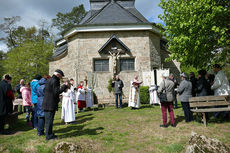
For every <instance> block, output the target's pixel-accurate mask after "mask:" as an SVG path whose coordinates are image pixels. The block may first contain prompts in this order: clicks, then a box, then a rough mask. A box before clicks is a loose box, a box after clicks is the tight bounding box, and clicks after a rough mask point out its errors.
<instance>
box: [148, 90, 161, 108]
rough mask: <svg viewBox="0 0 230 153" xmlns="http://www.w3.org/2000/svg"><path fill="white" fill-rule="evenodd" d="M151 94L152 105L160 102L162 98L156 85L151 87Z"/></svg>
mask: <svg viewBox="0 0 230 153" xmlns="http://www.w3.org/2000/svg"><path fill="white" fill-rule="evenodd" d="M149 95H150V105H154V104H160V100H159V98H158V95H157V89H156V88H155V87H150V88H149Z"/></svg>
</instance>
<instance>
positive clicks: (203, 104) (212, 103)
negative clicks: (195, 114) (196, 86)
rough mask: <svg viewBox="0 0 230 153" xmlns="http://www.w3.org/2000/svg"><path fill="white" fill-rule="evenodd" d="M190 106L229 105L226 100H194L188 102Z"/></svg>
mask: <svg viewBox="0 0 230 153" xmlns="http://www.w3.org/2000/svg"><path fill="white" fill-rule="evenodd" d="M189 105H190V107H206V106H225V105H230V103H229V102H226V101H218V102H194V103H189Z"/></svg>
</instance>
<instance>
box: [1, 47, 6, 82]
mask: <svg viewBox="0 0 230 153" xmlns="http://www.w3.org/2000/svg"><path fill="white" fill-rule="evenodd" d="M4 57H5V53H4V52H3V51H2V50H0V80H2V77H3V75H4V68H3V60H4Z"/></svg>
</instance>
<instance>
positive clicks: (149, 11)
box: [0, 0, 163, 50]
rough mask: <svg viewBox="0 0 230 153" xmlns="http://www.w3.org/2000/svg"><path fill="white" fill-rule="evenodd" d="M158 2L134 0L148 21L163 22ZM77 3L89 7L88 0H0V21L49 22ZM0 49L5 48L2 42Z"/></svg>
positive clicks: (29, 25) (36, 23)
mask: <svg viewBox="0 0 230 153" xmlns="http://www.w3.org/2000/svg"><path fill="white" fill-rule="evenodd" d="M159 2H160V0H136V1H135V6H136V8H137V9H138V10H139V12H140V13H141V14H142V15H143V16H144V17H145V18H146V19H148V20H149V21H150V22H155V23H163V22H162V21H161V20H160V19H159V18H158V15H159V14H161V13H163V10H162V9H161V8H160V7H159V6H158V3H159ZM79 4H84V6H85V9H86V10H89V9H90V5H89V0H66V1H64V0H20V1H19V0H1V2H0V23H3V18H4V17H12V16H21V18H22V20H21V21H20V22H19V23H18V25H22V26H25V27H31V26H36V27H38V26H39V21H40V20H41V19H43V20H46V21H47V22H48V23H50V24H51V22H52V21H51V20H52V18H55V17H56V14H57V13H58V12H63V13H65V12H69V11H71V9H72V8H73V7H74V6H77V5H79ZM1 36H2V34H1V33H0V37H1ZM0 49H4V50H5V49H6V45H3V43H2V42H0Z"/></svg>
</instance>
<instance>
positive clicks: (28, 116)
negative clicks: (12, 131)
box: [24, 106, 33, 123]
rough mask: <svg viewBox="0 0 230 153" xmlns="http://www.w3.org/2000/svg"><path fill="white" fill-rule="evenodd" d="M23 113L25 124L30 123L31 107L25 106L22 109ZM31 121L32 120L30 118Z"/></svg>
mask: <svg viewBox="0 0 230 153" xmlns="http://www.w3.org/2000/svg"><path fill="white" fill-rule="evenodd" d="M24 109H25V112H26V121H27V123H28V122H29V121H30V114H31V113H32V111H33V110H32V106H25V107H24ZM31 119H32V118H31Z"/></svg>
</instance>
